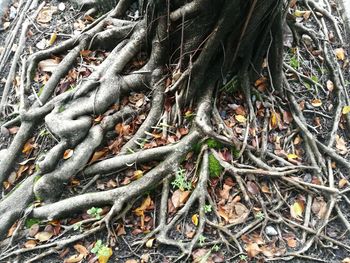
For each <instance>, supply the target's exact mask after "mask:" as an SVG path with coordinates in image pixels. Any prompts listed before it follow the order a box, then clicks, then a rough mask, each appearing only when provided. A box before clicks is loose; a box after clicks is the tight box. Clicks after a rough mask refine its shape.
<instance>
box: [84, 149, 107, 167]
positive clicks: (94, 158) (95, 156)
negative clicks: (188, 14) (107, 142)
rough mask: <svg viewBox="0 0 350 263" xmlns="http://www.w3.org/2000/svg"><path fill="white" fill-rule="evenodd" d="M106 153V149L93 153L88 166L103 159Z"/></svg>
mask: <svg viewBox="0 0 350 263" xmlns="http://www.w3.org/2000/svg"><path fill="white" fill-rule="evenodd" d="M107 153H108V149H106V148H105V149H103V150H101V151H97V152H94V154H93V155H92V158H91V160H90V162H89V164H91V163H94V162H96V161H98V160H100V159H102V158H103V157H105V156H106V155H107Z"/></svg>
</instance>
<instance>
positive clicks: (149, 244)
mask: <svg viewBox="0 0 350 263" xmlns="http://www.w3.org/2000/svg"><path fill="white" fill-rule="evenodd" d="M154 240H155V238H150V239H148V240H147V242H146V247H148V248H151V247H152V246H153V241H154Z"/></svg>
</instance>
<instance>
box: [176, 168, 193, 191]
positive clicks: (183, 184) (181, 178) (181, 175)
mask: <svg viewBox="0 0 350 263" xmlns="http://www.w3.org/2000/svg"><path fill="white" fill-rule="evenodd" d="M171 184H172V186H174V187H177V188H179V189H180V190H181V191H185V190H187V191H190V190H191V189H192V184H191V182H188V181H187V179H186V170H184V169H178V170H177V171H176V175H175V180H174V181H173V182H171Z"/></svg>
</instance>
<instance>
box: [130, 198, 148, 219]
mask: <svg viewBox="0 0 350 263" xmlns="http://www.w3.org/2000/svg"><path fill="white" fill-rule="evenodd" d="M151 204H152V199H151V197H150V196H147V197H146V198H145V199H144V200H143V202H142V204H141V206H139V207H138V208H136V209H135V210H134V213H135V214H136V215H137V216H144V213H145V211H146V210H147V209H149V208H150V207H151Z"/></svg>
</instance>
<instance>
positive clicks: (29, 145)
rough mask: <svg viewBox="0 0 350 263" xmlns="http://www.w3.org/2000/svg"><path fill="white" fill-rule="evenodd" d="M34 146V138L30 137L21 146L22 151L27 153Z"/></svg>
mask: <svg viewBox="0 0 350 263" xmlns="http://www.w3.org/2000/svg"><path fill="white" fill-rule="evenodd" d="M35 147H36V145H35V144H34V138H31V139H29V140H28V141H27V142H26V143H25V145H24V146H23V150H22V153H24V154H26V155H28V154H29V153H30V152H31V151H32V150H33V149H34V148H35Z"/></svg>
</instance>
